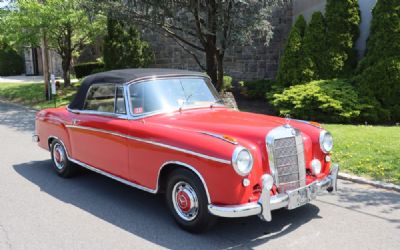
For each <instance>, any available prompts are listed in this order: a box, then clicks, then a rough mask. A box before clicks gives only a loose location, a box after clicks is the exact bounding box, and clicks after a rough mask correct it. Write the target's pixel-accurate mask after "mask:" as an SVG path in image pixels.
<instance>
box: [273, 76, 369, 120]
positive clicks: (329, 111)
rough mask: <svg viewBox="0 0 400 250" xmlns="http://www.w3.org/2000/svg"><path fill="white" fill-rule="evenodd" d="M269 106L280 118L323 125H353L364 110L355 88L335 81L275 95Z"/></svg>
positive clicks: (317, 83)
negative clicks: (331, 123)
mask: <svg viewBox="0 0 400 250" xmlns="http://www.w3.org/2000/svg"><path fill="white" fill-rule="evenodd" d="M271 103H272V105H274V106H275V107H276V108H277V110H279V113H280V114H281V115H285V114H290V115H291V116H293V117H296V118H299V119H305V120H317V121H324V122H350V121H353V120H354V119H357V118H358V117H359V116H360V114H361V111H362V109H363V108H364V106H363V105H362V104H360V102H359V97H358V93H357V92H356V90H355V89H354V87H353V86H352V85H351V84H350V83H348V82H347V81H345V80H337V79H335V80H320V81H312V82H309V83H306V84H300V85H296V86H292V87H290V88H287V89H285V90H284V91H283V92H282V93H280V94H274V95H273V99H272V101H271Z"/></svg>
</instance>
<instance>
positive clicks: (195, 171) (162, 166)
mask: <svg viewBox="0 0 400 250" xmlns="http://www.w3.org/2000/svg"><path fill="white" fill-rule="evenodd" d="M49 139H56V140H58V141H60V142H61V144H62V145H63V147H64V148H65V152H66V154H67V158H68V160H70V161H71V162H73V163H75V164H78V165H80V166H82V167H84V168H86V169H88V170H91V171H93V172H96V173H98V174H101V175H104V176H106V177H109V178H111V179H113V180H116V181H119V182H121V183H123V184H125V185H128V186H131V187H134V188H137V189H140V190H143V191H146V192H149V193H152V194H156V193H158V191H159V187H160V174H161V170H162V169H163V168H164V167H165V166H167V165H168V164H175V165H179V166H181V167H184V168H187V169H189V170H191V171H193V172H194V173H195V174H196V175H197V176H198V177H199V178H200V180H201V182H202V183H203V186H204V189H205V191H206V195H207V200H208V203H209V204H210V203H211V199H210V194H209V192H208V187H207V184H206V182H205V180H204V178H203V176H202V175H201V174H200V173H199V172H198V171H197V170H196V169H195V168H194V167H192V166H190V165H188V164H186V163H183V162H180V161H167V162H165V163H164V164H163V165H161V167H160V169H159V170H158V175H157V186H156V189H151V188H147V187H144V186H141V185H139V184H136V183H133V182H131V181H128V180H125V179H123V178H120V177H118V176H115V175H113V174H110V173H107V172H105V171H102V170H100V169H97V168H95V167H93V166H90V165H88V164H86V163H83V162H81V161H78V160H75V159H74V158H72V157H71V156H70V155H69V153H68V149H67V148H66V147H65V145H64V142H63V141H62V140H60V139H59V138H58V137H56V136H49V137H48V139H47V140H49Z"/></svg>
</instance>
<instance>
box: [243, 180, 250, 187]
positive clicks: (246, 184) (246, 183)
mask: <svg viewBox="0 0 400 250" xmlns="http://www.w3.org/2000/svg"><path fill="white" fill-rule="evenodd" d="M242 184H243V186H244V187H248V186H249V185H250V180H249V179H247V178H244V179H243V182H242Z"/></svg>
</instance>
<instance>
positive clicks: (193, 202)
mask: <svg viewBox="0 0 400 250" xmlns="http://www.w3.org/2000/svg"><path fill="white" fill-rule="evenodd" d="M172 202H173V203H174V208H175V211H176V212H177V214H178V215H179V217H181V218H182V219H184V220H186V221H191V220H194V219H195V218H196V216H197V214H198V213H199V201H198V199H197V194H196V192H195V191H194V189H193V188H192V187H191V186H190V185H189V184H188V183H187V182H184V181H180V182H178V183H176V184H175V186H174V188H173V191H172Z"/></svg>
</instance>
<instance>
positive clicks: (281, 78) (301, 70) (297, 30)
mask: <svg viewBox="0 0 400 250" xmlns="http://www.w3.org/2000/svg"><path fill="white" fill-rule="evenodd" d="M306 26H307V24H306V21H305V19H304V17H303V16H302V15H300V16H299V17H298V18H297V21H296V23H295V24H294V26H293V27H292V30H291V31H290V34H289V38H288V40H287V43H286V46H285V51H284V53H283V56H282V58H281V60H280V63H279V68H278V73H277V81H278V83H279V84H280V85H281V86H283V87H288V86H291V85H294V84H299V83H304V82H308V81H310V80H312V79H313V77H314V69H313V68H314V65H313V63H312V61H311V59H310V58H309V57H306V56H305V53H304V49H303V37H304V32H305V28H306Z"/></svg>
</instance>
